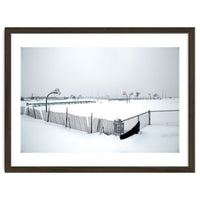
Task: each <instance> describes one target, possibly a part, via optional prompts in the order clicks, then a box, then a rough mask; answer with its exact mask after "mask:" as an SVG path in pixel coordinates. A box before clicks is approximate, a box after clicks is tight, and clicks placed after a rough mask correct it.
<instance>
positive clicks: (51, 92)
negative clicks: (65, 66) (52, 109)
mask: <svg viewBox="0 0 200 200" xmlns="http://www.w3.org/2000/svg"><path fill="white" fill-rule="evenodd" d="M53 93H54V92H50V93H49V94H48V95H47V97H46V112H47V99H48V97H49V95H50V94H53Z"/></svg>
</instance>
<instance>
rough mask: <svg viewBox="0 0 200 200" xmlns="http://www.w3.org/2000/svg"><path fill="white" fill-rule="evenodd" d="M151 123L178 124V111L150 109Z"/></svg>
mask: <svg viewBox="0 0 200 200" xmlns="http://www.w3.org/2000/svg"><path fill="white" fill-rule="evenodd" d="M151 124H155V125H169V126H178V125H179V111H178V110H175V111H173V110H171V111H170V110H169V111H151Z"/></svg>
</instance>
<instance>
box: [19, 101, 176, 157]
mask: <svg viewBox="0 0 200 200" xmlns="http://www.w3.org/2000/svg"><path fill="white" fill-rule="evenodd" d="M23 103H24V102H23ZM66 107H68V110H69V113H71V114H76V115H79V116H90V114H91V112H92V113H93V115H94V117H102V118H105V119H109V120H114V119H116V118H120V119H125V118H129V117H131V116H133V115H137V114H140V113H142V112H146V111H147V110H177V109H179V101H178V99H167V100H132V101H131V103H126V102H125V101H106V100H104V101H98V102H97V103H92V104H71V105H51V108H50V109H51V111H55V112H63V113H64V112H65V111H66ZM36 109H39V110H44V107H36ZM151 124H152V125H150V126H146V127H145V128H142V129H141V132H140V134H137V135H134V136H131V137H130V138H127V139H125V140H120V138H119V137H117V136H113V135H110V136H107V135H105V134H101V133H92V134H89V133H86V132H82V131H78V130H74V129H69V128H66V127H65V126H62V125H58V124H54V123H47V122H45V121H43V120H37V119H34V118H31V117H29V116H26V115H22V118H21V128H22V129H21V152H24V153H25V152H26V153H31V152H34V153H39V152H41V153H42V152H43V153H61V152H63V153H147V152H149V153H153V152H157V153H164V152H166V153H172V152H174V153H177V152H179V126H178V125H179V112H167V113H152V114H151Z"/></svg>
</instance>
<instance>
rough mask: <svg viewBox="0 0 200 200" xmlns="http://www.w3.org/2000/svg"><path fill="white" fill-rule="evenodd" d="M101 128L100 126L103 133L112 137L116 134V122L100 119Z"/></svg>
mask: <svg viewBox="0 0 200 200" xmlns="http://www.w3.org/2000/svg"><path fill="white" fill-rule="evenodd" d="M100 121H101V126H99V128H100V130H101V132H103V133H105V134H107V135H111V134H114V121H111V120H107V119H100Z"/></svg>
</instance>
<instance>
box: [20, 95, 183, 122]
mask: <svg viewBox="0 0 200 200" xmlns="http://www.w3.org/2000/svg"><path fill="white" fill-rule="evenodd" d="M83 100H84V99H83ZM94 100H95V99H94ZM59 101H65V102H66V101H72V100H59ZM34 102H35V103H39V102H45V101H35V100H34V101H28V103H34ZM48 102H54V101H48ZM25 104H26V101H24V102H22V104H21V105H22V106H24V105H25ZM66 107H68V112H69V113H70V114H75V115H79V116H86V117H89V116H91V113H93V116H94V117H98V118H104V119H108V120H114V119H116V118H119V119H122V120H123V119H126V118H129V117H132V116H134V115H137V114H141V113H143V112H146V111H148V110H178V109H179V99H178V98H173V99H162V100H159V99H158V100H148V99H143V100H131V101H130V103H126V101H108V100H99V101H97V103H89V104H66V105H50V110H51V111H55V112H66ZM36 109H38V110H45V107H44V106H41V107H36Z"/></svg>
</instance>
